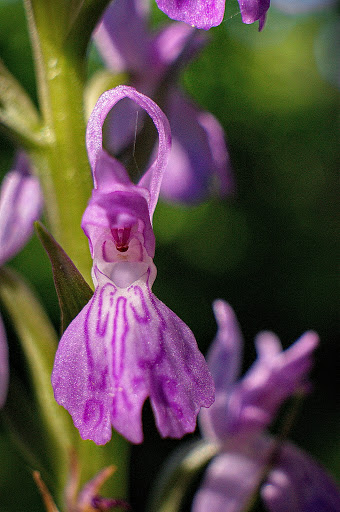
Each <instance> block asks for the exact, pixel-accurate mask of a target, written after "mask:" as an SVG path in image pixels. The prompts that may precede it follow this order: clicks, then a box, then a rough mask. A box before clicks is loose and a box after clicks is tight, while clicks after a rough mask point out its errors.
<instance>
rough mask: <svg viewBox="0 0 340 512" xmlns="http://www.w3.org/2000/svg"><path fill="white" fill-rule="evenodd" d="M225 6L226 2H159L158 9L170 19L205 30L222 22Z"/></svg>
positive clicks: (193, 0)
mask: <svg viewBox="0 0 340 512" xmlns="http://www.w3.org/2000/svg"><path fill="white" fill-rule="evenodd" d="M224 4H225V0H157V5H158V7H159V8H160V9H161V10H162V11H163V12H165V14H167V15H168V16H169V18H172V19H173V20H177V21H184V22H185V23H188V24H189V25H193V26H194V27H197V28H204V29H209V28H211V27H216V26H217V25H219V24H220V23H221V22H222V20H223V15H224Z"/></svg>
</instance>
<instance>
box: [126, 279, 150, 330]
mask: <svg viewBox="0 0 340 512" xmlns="http://www.w3.org/2000/svg"><path fill="white" fill-rule="evenodd" d="M132 290H133V293H134V294H135V295H136V296H139V299H140V304H141V309H142V311H143V313H144V315H143V316H142V315H139V314H138V312H137V310H136V308H135V307H134V305H133V303H131V304H130V308H131V309H132V312H133V315H134V317H135V320H136V321H137V322H138V323H139V324H147V323H149V322H150V320H151V315H150V311H149V310H148V308H147V305H146V301H145V297H144V294H143V290H142V288H141V287H140V286H133V287H132Z"/></svg>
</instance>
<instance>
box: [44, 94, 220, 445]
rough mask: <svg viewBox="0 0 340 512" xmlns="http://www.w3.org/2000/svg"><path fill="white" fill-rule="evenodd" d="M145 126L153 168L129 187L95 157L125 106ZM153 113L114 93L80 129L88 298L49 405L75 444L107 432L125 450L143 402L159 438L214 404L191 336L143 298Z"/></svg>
mask: <svg viewBox="0 0 340 512" xmlns="http://www.w3.org/2000/svg"><path fill="white" fill-rule="evenodd" d="M126 97H127V98H130V99H132V100H134V101H135V102H136V103H137V104H138V105H139V106H140V107H141V108H143V109H144V110H145V111H146V112H147V113H148V114H149V115H150V117H151V118H152V120H153V122H154V124H155V126H156V128H157V130H158V134H159V145H158V154H157V157H156V160H155V161H154V163H153V164H152V165H151V167H150V168H149V169H148V171H147V172H146V173H145V174H144V176H143V177H142V178H141V180H140V181H139V183H138V184H137V185H135V184H133V183H132V182H131V181H130V178H129V176H128V174H127V172H126V170H125V168H124V167H123V166H122V165H121V164H120V163H119V162H118V161H117V160H115V159H114V158H112V157H111V156H109V155H108V154H107V153H106V152H105V151H104V150H103V148H102V126H103V123H104V121H105V118H106V116H107V114H108V112H109V111H110V110H111V109H112V107H113V106H114V105H115V104H116V103H117V102H118V101H120V100H121V99H123V98H126ZM170 146H171V140H170V128H169V124H168V121H167V118H166V117H165V115H164V114H163V112H162V111H161V109H160V108H159V107H158V106H157V105H156V104H155V103H154V102H153V101H152V100H150V99H149V98H148V97H146V96H144V95H143V94H141V93H138V92H137V91H136V90H135V89H134V88H132V87H127V86H119V87H116V88H115V89H112V90H110V91H107V92H106V93H104V94H103V95H102V96H101V97H100V98H99V100H98V102H97V104H96V106H95V108H94V110H93V112H92V115H91V117H90V119H89V122H88V127H87V150H88V155H89V160H90V164H91V167H92V171H93V179H94V186H95V188H94V190H93V194H92V198H91V199H90V202H89V204H88V206H87V208H86V210H85V213H84V216H83V220H82V227H83V229H84V232H85V233H86V235H87V237H88V239H89V244H90V250H91V254H92V258H93V268H92V276H93V282H94V285H95V293H94V295H93V297H92V299H91V300H90V301H89V302H88V304H87V305H86V306H85V307H84V309H83V310H82V311H81V312H80V313H79V315H78V316H77V317H76V318H75V319H74V320H73V322H71V324H70V325H69V327H68V328H67V329H66V331H65V333H64V334H63V337H62V338H61V341H60V343H59V347H58V351H57V354H56V359H55V364H54V369H53V373H52V385H53V389H54V394H55V398H56V400H57V402H58V403H59V404H61V405H63V406H64V407H65V408H66V409H67V410H68V411H69V412H70V414H71V415H72V418H73V421H74V424H75V426H76V427H77V428H78V429H79V432H80V435H81V437H82V438H83V439H92V440H93V441H94V442H95V443H97V444H105V443H106V442H108V441H109V440H110V438H111V426H112V427H114V428H115V429H116V430H117V431H118V432H119V433H121V434H122V435H123V436H125V437H126V438H127V439H128V440H129V441H131V442H133V443H140V442H142V440H143V432H142V421H141V413H142V407H143V404H144V402H145V400H146V398H147V397H149V398H150V402H151V406H152V408H153V411H154V414H155V418H156V424H157V427H158V430H159V432H160V434H161V435H162V436H163V437H175V438H180V437H182V436H183V435H184V434H186V433H188V432H192V431H193V430H194V429H195V425H196V417H197V414H198V412H199V410H200V408H201V407H202V406H203V407H209V406H210V405H211V404H212V403H213V401H214V384H213V380H212V377H211V375H210V373H209V370H208V368H207V365H206V362H205V360H204V358H203V356H202V354H201V353H200V351H199V350H198V347H197V344H196V340H195V338H194V335H193V334H192V332H191V331H190V329H189V327H188V326H187V325H186V324H185V323H184V322H182V320H180V319H179V318H178V317H177V316H176V315H175V314H174V313H173V312H172V311H171V310H170V309H169V308H167V307H166V306H165V305H164V304H163V303H162V302H161V301H160V300H158V299H157V298H156V297H155V295H154V294H153V293H152V292H151V286H152V284H153V282H154V280H155V277H156V267H155V265H154V263H153V256H154V251H155V237H154V233H153V230H152V224H151V223H152V216H153V212H154V209H155V207H156V203H157V200H158V195H159V190H160V186H161V181H162V176H163V172H164V169H165V167H166V164H167V160H168V155H169V151H170Z"/></svg>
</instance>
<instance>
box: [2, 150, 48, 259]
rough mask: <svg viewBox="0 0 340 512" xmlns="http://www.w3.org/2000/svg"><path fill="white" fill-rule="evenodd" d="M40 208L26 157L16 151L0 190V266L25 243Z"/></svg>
mask: <svg viewBox="0 0 340 512" xmlns="http://www.w3.org/2000/svg"><path fill="white" fill-rule="evenodd" d="M41 208H42V195H41V191H40V186H39V182H38V180H37V178H36V177H34V176H31V175H30V174H29V161H28V158H27V156H26V155H25V154H24V153H23V152H20V153H18V155H17V157H16V160H15V163H14V167H13V170H12V171H10V172H9V173H8V174H7V175H6V176H5V178H4V180H3V182H2V185H1V193H0V265H3V264H4V263H5V262H6V261H8V260H9V259H10V258H12V257H13V256H14V255H15V254H16V253H17V252H18V251H19V250H20V249H22V247H23V246H24V245H25V244H26V242H27V241H28V239H29V238H30V236H31V235H32V232H33V223H34V221H36V220H37V219H38V218H39V216H40V212H41Z"/></svg>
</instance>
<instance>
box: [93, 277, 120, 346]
mask: <svg viewBox="0 0 340 512" xmlns="http://www.w3.org/2000/svg"><path fill="white" fill-rule="evenodd" d="M107 288H111V290H110V291H109V292H107ZM116 292H117V289H116V287H115V286H113V285H112V284H110V283H106V284H105V285H104V286H103V288H101V290H100V293H99V300H98V302H99V304H98V312H97V326H96V334H97V335H98V336H102V337H104V336H105V334H106V330H107V326H108V321H109V317H110V312H111V309H112V307H113V303H114V295H115V294H116ZM105 295H108V297H107V296H105ZM108 300H109V305H108V304H107V301H108ZM103 305H104V307H103ZM103 309H105V313H106V314H105V316H104V315H103Z"/></svg>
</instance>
